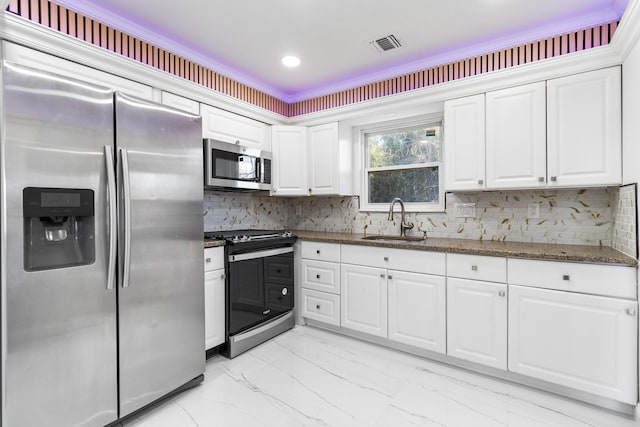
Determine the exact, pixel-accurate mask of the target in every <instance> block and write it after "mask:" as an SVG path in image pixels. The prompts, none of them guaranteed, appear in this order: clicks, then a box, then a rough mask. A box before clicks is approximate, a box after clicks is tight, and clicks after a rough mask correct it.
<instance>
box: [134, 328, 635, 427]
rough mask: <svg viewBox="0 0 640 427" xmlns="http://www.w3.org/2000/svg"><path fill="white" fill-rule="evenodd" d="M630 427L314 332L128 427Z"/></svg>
mask: <svg viewBox="0 0 640 427" xmlns="http://www.w3.org/2000/svg"><path fill="white" fill-rule="evenodd" d="M194 426H197V427H209V426H211V427H213V426H224V427H228V426H242V427H252V426H269V427H272V426H283V427H285V426H286V427H293V426H339V427H342V426H345V427H348V426H393V427H401V426H446V427H485V426H487V427H489V426H508V427H533V426H548V427H565V426H566V427H600V426H602V427H631V426H636V427H637V426H640V423H638V421H634V420H632V419H630V418H629V417H626V416H623V415H618V414H616V413H613V412H610V411H607V410H603V409H599V408H596V407H593V406H590V405H586V404H582V403H579V402H575V401H573V400H569V399H564V398H562V397H559V396H556V395H552V394H549V393H544V392H540V391H536V390H533V389H531V388H528V387H522V386H519V385H515V384H510V383H507V382H504V381H501V380H496V379H492V378H489V377H486V376H483V375H480V374H475V373H472V372H468V371H465V370H462V369H458V368H452V367H448V366H446V365H443V364H439V363H435V362H431V361H429V360H425V359H423V358H420V357H417V356H413V355H409V354H405V353H402V352H398V351H394V350H389V349H386V348H383V347H380V346H377V345H373V344H369V343H365V342H362V341H359V340H356V339H353V338H348V337H343V336H341V335H337V334H334V333H331V332H326V331H322V330H319V329H316V328H312V327H306V326H298V327H296V328H294V329H293V330H291V331H288V332H286V333H284V334H282V335H280V336H278V337H276V338H275V339H273V340H271V341H269V342H267V343H264V344H262V345H261V346H259V347H256V348H254V349H252V350H251V351H249V352H247V353H244V354H242V355H240V356H238V357H236V358H235V359H233V360H229V359H226V358H224V357H221V356H216V357H214V358H212V359H210V360H209V361H208V362H207V371H206V373H205V381H204V383H203V384H201V385H200V386H198V387H196V388H194V389H191V390H189V391H186V392H184V393H182V394H180V395H178V396H176V397H174V398H173V399H170V400H168V401H167V402H165V403H164V404H162V405H159V406H158V407H156V408H154V409H152V410H151V411H149V412H146V413H145V414H143V415H141V416H140V417H138V418H137V419H134V420H131V421H130V422H129V423H127V424H126V427H194Z"/></svg>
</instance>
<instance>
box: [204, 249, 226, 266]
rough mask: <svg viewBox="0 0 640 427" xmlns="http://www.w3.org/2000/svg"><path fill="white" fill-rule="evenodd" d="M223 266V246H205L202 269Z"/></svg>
mask: <svg viewBox="0 0 640 427" xmlns="http://www.w3.org/2000/svg"><path fill="white" fill-rule="evenodd" d="M220 268H224V248H223V247H222V246H218V247H216V248H205V250H204V271H211V270H218V269H220Z"/></svg>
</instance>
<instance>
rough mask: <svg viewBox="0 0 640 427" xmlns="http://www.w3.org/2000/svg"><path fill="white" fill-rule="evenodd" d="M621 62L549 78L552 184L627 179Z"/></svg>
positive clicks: (548, 113)
mask: <svg viewBox="0 0 640 427" xmlns="http://www.w3.org/2000/svg"><path fill="white" fill-rule="evenodd" d="M621 102H622V101H621V77H620V67H613V68H606V69H602V70H597V71H591V72H588V73H582V74H576V75H573V76H568V77H563V78H559V79H554V80H549V81H548V82H547V126H548V128H547V145H548V162H547V168H548V174H549V185H550V186H559V187H566V186H590V185H610V184H613V185H617V184H620V183H621V182H622V155H621V150H622V142H621V108H622V107H621Z"/></svg>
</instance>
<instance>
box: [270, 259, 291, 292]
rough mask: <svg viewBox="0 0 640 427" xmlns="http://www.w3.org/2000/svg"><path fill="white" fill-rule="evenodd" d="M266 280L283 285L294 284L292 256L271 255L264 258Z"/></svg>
mask: <svg viewBox="0 0 640 427" xmlns="http://www.w3.org/2000/svg"><path fill="white" fill-rule="evenodd" d="M264 274H265V281H266V282H269V283H279V284H282V285H293V263H292V262H291V257H286V256H282V257H281V256H271V257H267V258H265V259H264Z"/></svg>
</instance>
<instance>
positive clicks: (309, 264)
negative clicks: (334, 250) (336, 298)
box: [302, 259, 340, 294]
mask: <svg viewBox="0 0 640 427" xmlns="http://www.w3.org/2000/svg"><path fill="white" fill-rule="evenodd" d="M302 287H303V288H308V289H315V290H316V291H322V292H329V293H332V294H340V264H338V263H333V262H322V261H309V260H306V259H303V260H302Z"/></svg>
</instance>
